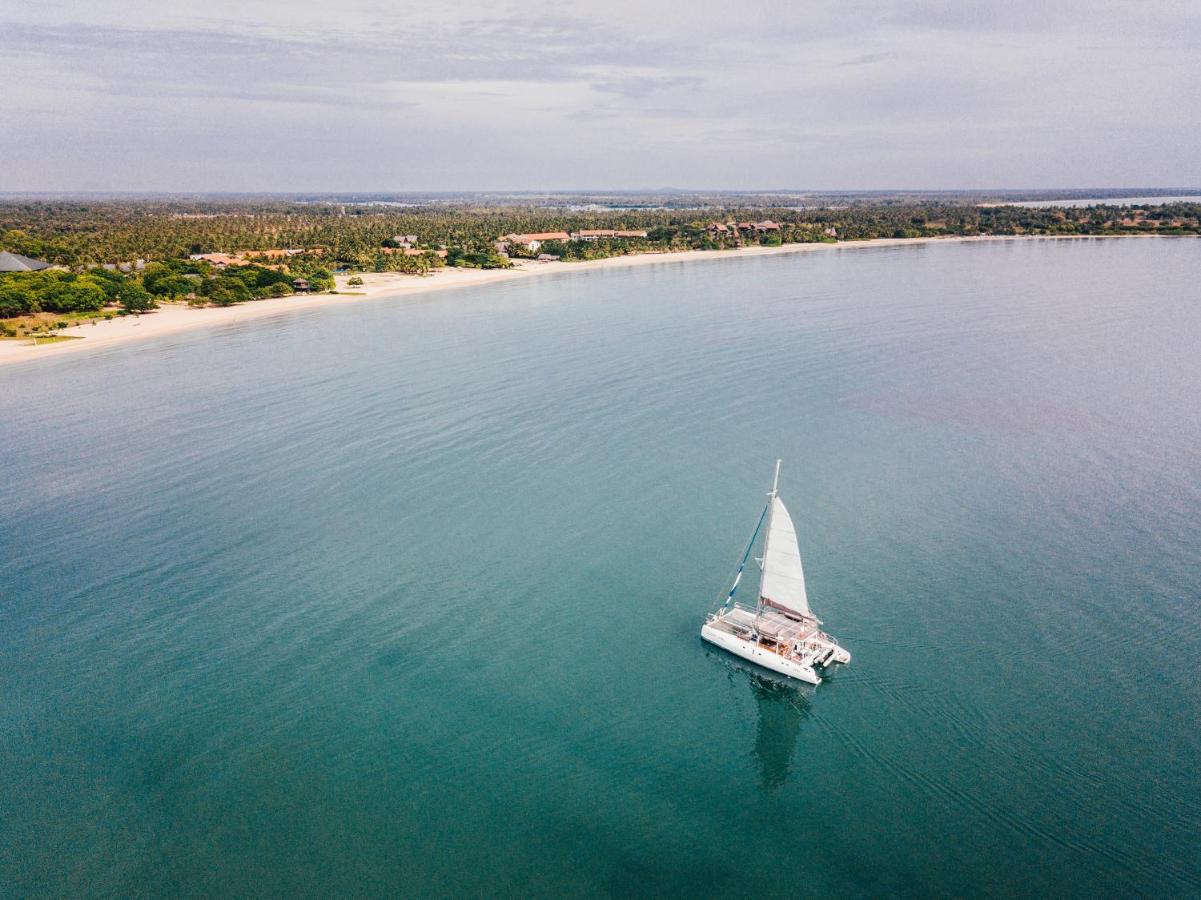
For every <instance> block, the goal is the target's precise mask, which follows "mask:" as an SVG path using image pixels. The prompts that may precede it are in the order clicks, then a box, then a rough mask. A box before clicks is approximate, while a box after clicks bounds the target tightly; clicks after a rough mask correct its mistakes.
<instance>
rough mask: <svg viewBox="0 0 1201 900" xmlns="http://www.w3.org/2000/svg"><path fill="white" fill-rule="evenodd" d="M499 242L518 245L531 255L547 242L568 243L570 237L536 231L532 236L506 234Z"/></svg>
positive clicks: (555, 232) (561, 232) (560, 232)
mask: <svg viewBox="0 0 1201 900" xmlns="http://www.w3.org/2000/svg"><path fill="white" fill-rule="evenodd" d="M501 240H502V241H503V242H505V243H506V244H520V245H521V246H523V247H525V248H526V249H527V250H529V251H530V252H531V253H537V252H538V248H539V247H541V246H542V245H543V244H544V243H546V242H547V241H569V240H571V235H569V234H568V233H567V232H566V231H538V232H535V233H533V234H506V235H505V236H504V237H503V238H501Z"/></svg>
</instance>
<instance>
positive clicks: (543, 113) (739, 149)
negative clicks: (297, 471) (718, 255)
mask: <svg viewBox="0 0 1201 900" xmlns="http://www.w3.org/2000/svg"><path fill="white" fill-rule="evenodd" d="M5 3H6V0H0V16H2V17H3V20H4V21H5V22H6V24H5V26H4V28H3V29H0V60H3V71H4V81H5V102H6V106H7V107H8V108H9V109H10V111H14V112H15V113H16V117H15V121H17V122H19V125H18V126H16V127H9V128H5V129H0V156H2V157H3V158H4V160H5V166H4V168H3V170H2V171H0V189H7V190H32V189H71V188H73V187H76V186H78V185H82V184H84V183H87V184H89V185H96V184H97V183H99V185H100V186H102V187H110V188H113V189H137V188H143V189H176V188H177V189H194V190H202V189H208V188H222V189H238V190H254V189H260V190H289V189H304V190H314V189H325V188H329V189H344V188H350V189H372V188H379V189H397V188H399V187H401V186H402V185H398V184H396V183H395V182H396V181H397V180H403V181H404V185H403V186H405V187H410V188H413V189H460V188H466V187H493V188H497V189H503V188H528V189H542V188H553V187H559V186H568V187H580V186H582V185H588V184H592V185H595V186H597V187H640V186H644V185H647V184H656V183H658V184H662V183H669V182H670V183H677V184H692V185H694V186H697V187H747V188H753V187H756V186H759V185H762V184H766V183H770V184H775V185H785V184H792V185H796V186H798V187H803V186H806V185H813V184H820V185H822V186H846V187H863V188H881V187H908V186H916V187H948V188H950V187H962V186H972V184H979V185H980V186H1003V185H1007V184H1023V185H1038V184H1052V183H1055V184H1062V183H1063V179H1065V178H1067V179H1069V180H1070V181H1072V182H1075V183H1092V184H1104V183H1105V182H1106V179H1110V178H1113V179H1120V180H1122V181H1123V182H1124V183H1155V182H1159V183H1169V182H1171V183H1177V184H1181V183H1189V182H1196V181H1201V162H1198V161H1196V160H1192V159H1191V157H1190V156H1189V155H1188V154H1187V153H1179V152H1174V151H1173V152H1169V151H1170V150H1171V148H1166V149H1165V148H1164V147H1163V146H1160V147H1158V148H1157V147H1156V142H1155V141H1151V140H1148V139H1147V135H1149V134H1151V135H1153V134H1156V133H1163V134H1171V135H1172V140H1173V141H1175V142H1181V141H1182V142H1184V143H1185V145H1190V144H1191V145H1192V146H1195V145H1196V144H1197V143H1198V139H1199V138H1201V97H1199V95H1198V92H1197V91H1196V90H1195V89H1194V88H1193V87H1192V85H1193V84H1195V82H1196V80H1197V78H1198V76H1201V58H1199V57H1198V55H1197V54H1196V52H1195V46H1196V45H1197V44H1198V43H1201V32H1199V22H1201V9H1199V8H1198V7H1197V6H1196V5H1194V4H1189V3H1184V2H1167V0H1165V2H1160V3H1156V4H1154V5H1150V6H1149V5H1134V4H1128V3H1117V2H1114V0H1097V2H1095V3H1084V2H1077V0H1065V2H1061V3H1055V4H1046V3H1043V2H1041V0H1040V2H1034V0H1012V2H1010V3H1007V4H1005V5H1003V6H1002V5H995V4H963V3H959V2H952V0H914V2H912V3H906V4H896V3H893V2H885V0H814V2H810V3H806V4H803V5H802V4H797V5H785V6H780V5H769V4H762V5H759V6H754V7H744V8H739V9H737V10H735V9H733V8H732V7H730V5H729V4H728V3H719V2H715V0H691V2H688V3H684V2H665V3H659V4H647V3H645V2H644V0H609V2H607V3H605V4H603V5H593V6H588V7H584V6H572V7H566V6H559V7H548V8H531V7H529V5H528V4H524V3H522V4H519V3H511V2H507V0H495V2H490V3H488V4H482V3H459V4H453V5H451V6H447V5H441V6H439V5H436V4H421V5H418V4H412V3H410V4H392V3H387V4H385V3H381V2H379V0H342V2H340V3H339V4H338V5H337V6H334V7H331V6H329V5H328V4H325V3H317V2H313V0H260V2H256V3H255V4H253V5H251V4H246V3H245V2H244V0H209V2H207V3H206V4H205V5H204V6H203V7H200V6H196V7H195V8H188V7H182V6H180V5H178V4H171V3H162V2H157V0H121V2H117V0H93V2H92V3H89V4H87V5H86V6H81V5H79V4H77V3H73V2H63V0H45V4H44V6H43V7H40V15H39V17H38V19H36V20H34V19H32V18H31V17H29V16H28V15H23V14H20V11H19V10H14V11H12V12H9V13H6V12H5V11H4V8H3V7H4V5H5ZM135 23H136V24H135ZM298 145H300V146H298ZM101 146H102V147H103V152H101V151H100V150H98V149H97V148H98V147H101ZM172 148H174V149H172ZM1081 148H1088V152H1087V154H1085V153H1083V152H1082V149H1081ZM722 149H725V150H729V151H732V152H729V153H721V152H718V151H719V150H722ZM1083 158H1087V160H1088V166H1087V167H1086V168H1081V167H1080V166H1079V165H1077V164H1076V163H1075V162H1073V161H1078V160H1080V159H1083ZM397 160H403V176H401V175H398V174H397V173H398V171H399V170H398V168H397V162H396V161H397ZM114 161H115V162H114ZM965 178H968V179H971V184H969V183H967V182H965V181H963V179H965ZM1132 179H1133V180H1132Z"/></svg>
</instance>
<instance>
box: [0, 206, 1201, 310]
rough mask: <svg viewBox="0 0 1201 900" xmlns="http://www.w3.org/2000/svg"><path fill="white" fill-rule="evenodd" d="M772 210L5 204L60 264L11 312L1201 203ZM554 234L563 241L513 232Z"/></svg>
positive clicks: (977, 227) (1132, 227)
mask: <svg viewBox="0 0 1201 900" xmlns="http://www.w3.org/2000/svg"><path fill="white" fill-rule="evenodd" d="M718 200H719V201H720V198H718ZM771 204H772V200H771V198H768V200H767V201H766V203H765V205H756V206H747V205H737V204H735V203H726V204H722V203H720V202H714V203H710V204H707V205H704V206H691V207H685V206H679V205H675V204H669V203H664V204H660V205H656V206H644V207H622V208H613V209H608V208H603V207H599V208H598V207H595V206H592V207H587V208H581V207H579V206H576V205H569V206H563V205H559V206H556V205H540V206H533V205H519V204H508V205H497V206H482V205H476V204H472V203H467V202H458V203H424V204H421V205H398V204H382V203H360V204H346V203H339V202H333V201H328V200H323V201H317V200H314V201H310V202H301V201H296V200H261V199H242V200H220V201H218V200H211V199H206V200H183V199H180V200H125V201H118V200H96V201H25V202H18V201H8V202H2V203H0V250H7V251H10V252H12V253H17V254H21V255H22V256H26V257H31V258H35V259H40V260H45V261H46V262H48V263H50V264H52V265H54V266H56V267H57V268H55V269H49V270H42V271H36V272H12V273H3V274H0V318H11V317H14V316H19V315H28V314H39V313H84V314H87V313H91V314H96V313H99V312H101V311H103V310H110V311H119V312H122V313H140V312H148V311H150V310H152V309H154V307H155V305H156V304H157V303H159V302H163V301H173V300H182V301H186V302H188V303H190V304H193V305H208V304H212V305H216V306H228V305H231V304H235V303H242V302H247V301H250V300H255V299H259V298H263V297H280V296H286V295H288V294H291V293H292V292H293V291H295V290H303V291H306V292H307V291H329V290H333V288H334V282H333V277H332V274H331V272H333V271H350V272H402V273H409V274H414V275H424V274H429V273H431V272H433V271H435V270H436V269H438V268H440V267H442V266H452V267H472V268H506V267H508V266H510V265H512V263H511V261H510V260H511V258H521V257H525V258H533V259H536V258H540V257H541V258H543V259H554V258H558V259H562V260H564V261H568V262H570V261H574V260H588V259H603V258H606V257H610V256H618V255H623V254H630V253H648V252H667V251H677V250H720V249H727V248H736V247H743V246H748V245H753V244H759V245H768V246H771V245H779V244H787V243H812V242H831V241H857V240H869V239H872V238H917V237H937V236H953V235H981V234H982V235H1097V236H1108V235H1130V234H1169V235H1189V234H1191V235H1196V234H1201V204H1197V203H1165V204H1163V205H1158V206H1156V205H1147V206H1116V205H1114V206H1110V205H1098V206H1084V207H1077V208H1073V207H1039V208H1030V207H1023V206H1016V205H996V206H993V205H982V204H980V203H972V202H969V201H968V200H966V199H964V198H953V199H950V200H940V199H934V200H914V199H908V198H897V199H891V200H883V201H881V200H875V199H870V200H862V199H858V200H856V199H851V200H847V201H845V202H842V203H824V204H821V205H814V206H796V205H792V206H785V205H771ZM551 234H554V235H558V237H557V238H555V239H548V240H542V241H529V242H525V243H523V242H521V241H513V240H509V241H504V240H502V238H503V237H506V236H507V237H509V238H513V237H521V236H545V235H551ZM564 237H567V239H566V240H564V239H563V238H564ZM281 248H289V249H281Z"/></svg>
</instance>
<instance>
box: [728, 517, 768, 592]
mask: <svg viewBox="0 0 1201 900" xmlns="http://www.w3.org/2000/svg"><path fill="white" fill-rule="evenodd" d="M770 507H771V501H770V500H768V501H767V505H766V506H764V507H763V512H761V513H759V521H758V522H756V523H755V530H754V531H753V532H752V533H751V539H750V540H749V541H748V542H747V545H746V552H745V553H743V554H742V561H741V562H740V563H739V564H738V571H737V572H736V573H734V583H733V584H732V585H731V586H730V593H728V594H726V601H725V603H723V604H722V606H728V605H729V604H730V601H731V600H733V599H734V592H735V591H736V590H738V582H739V581H741V580H742V570H743V569H745V568H746V561H747V560H748V559H750V558H751V548H752V547H754V546H755V538H757V537H759V529H760V528H762V527H763V520H764V518H766V516H767V510H768V509H769V508H770Z"/></svg>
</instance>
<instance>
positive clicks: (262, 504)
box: [0, 240, 1201, 897]
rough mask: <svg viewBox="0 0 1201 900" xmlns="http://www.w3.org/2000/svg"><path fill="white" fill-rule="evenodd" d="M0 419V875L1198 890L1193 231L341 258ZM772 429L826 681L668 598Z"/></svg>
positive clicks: (403, 887) (53, 370) (727, 566)
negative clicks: (400, 279)
mask: <svg viewBox="0 0 1201 900" xmlns="http://www.w3.org/2000/svg"><path fill="white" fill-rule="evenodd" d="M0 429H2V430H0V548H2V551H3V553H2V566H0V895H5V896H26V895H80V894H95V895H111V896H138V895H163V894H171V895H183V896H202V895H203V896H216V895H241V896H246V895H272V896H295V895H308V896H330V895H333V894H341V895H358V896H364V895H382V896H439V895H441V896H446V895H458V896H462V895H468V896H481V895H497V894H516V895H523V896H530V895H537V896H553V895H563V894H568V895H571V896H613V895H617V896H628V895H641V894H650V893H654V894H661V895H674V896H685V895H692V896H696V895H727V896H736V895H741V896H748V895H764V896H779V897H784V896H812V897H842V896H882V895H888V894H898V895H904V896H923V895H925V896H928V895H944V896H945V895H963V894H988V895H997V896H1000V895H1021V896H1034V895H1038V894H1043V893H1045V892H1052V893H1054V894H1056V895H1060V896H1080V897H1087V896H1095V895H1098V894H1106V895H1134V894H1138V895H1144V896H1145V895H1154V894H1162V895H1171V896H1190V895H1191V896H1197V895H1198V894H1201V771H1199V769H1201V765H1199V763H1201V681H1199V677H1198V660H1199V659H1201V605H1199V604H1201V243H1199V242H1196V241H1189V240H1128V241H1095V240H1094V241H1079V242H1070V241H1045V242H1008V243H980V244H969V245H939V246H917V247H902V248H894V249H862V248H861V249H847V250H837V251H831V252H818V253H808V254H800V255H796V256H777V257H770V258H759V259H726V260H721V259H715V260H713V261H704V262H700V263H690V264H679V263H676V264H663V265H660V266H651V267H645V268H632V269H625V270H620V269H618V270H610V271H600V272H591V273H575V274H567V275H564V276H550V277H545V278H541V279H537V280H531V281H528V282H522V283H512V284H503V285H496V286H491V287H487V288H482V289H472V290H463V291H461V292H457V293H455V292H452V293H443V294H439V295H434V296H429V297H423V298H409V299H404V300H380V301H372V302H352V303H348V304H347V305H346V306H344V307H333V308H328V309H322V310H314V311H308V312H301V313H297V314H294V315H284V316H281V317H279V318H273V319H269V320H260V321H256V322H253V323H250V324H246V325H239V326H236V327H228V328H221V329H213V330H209V331H203V332H194V333H191V334H188V335H183V336H178V337H173V338H170V339H164V340H159V341H156V342H151V343H145V344H139V345H129V346H128V347H124V348H119V349H113V350H108V351H104V352H100V351H98V352H97V354H96V355H94V356H91V357H86V356H80V357H77V358H72V359H58V360H47V361H45V362H44V363H38V364H33V365H28V366H21V367H16V368H8V369H5V370H2V371H0ZM777 456H782V457H784V460H785V463H784V471H783V480H782V490H783V494H784V497H785V499H786V501H787V502H788V503H789V505H790V508H791V510H792V512H793V516H794V517H795V519H796V521H797V528H798V531H799V533H800V537H801V545H802V551H803V553H804V556H805V560H806V566H807V571H808V577H809V590H810V597H811V600H812V602H813V605H814V607H815V609H816V610H817V612H818V614H819V615H821V616H822V617H823V618H824V619H825V621H826V624H827V626H828V628H829V630H830V631H831V633H833V634H835V635H836V636H838V637H839V638H840V639H841V640H842V642H843V643H844V644H845V645H846V646H847V647H848V648H849V649H850V650H851V652H852V653H853V654H854V662H853V664H852V665H851V666H850V667H848V668H845V669H839V670H838V671H836V672H835V673H834V674H833V675H832V676H831V677H830V678H829V679H828V680H827V681H826V682H825V683H824V684H823V685H821V686H820V687H819V688H817V689H816V690H813V689H808V688H802V687H799V686H798V687H790V686H787V685H782V684H781V683H779V682H778V681H775V680H772V679H771V678H770V677H769V676H767V674H766V673H763V672H761V671H758V670H755V669H754V668H753V667H751V666H749V665H747V664H744V663H742V662H741V661H738V660H736V659H734V658H732V657H729V656H726V655H723V654H722V653H721V652H720V651H717V650H715V649H713V648H710V647H709V646H707V645H704V644H702V643H701V641H700V639H699V636H698V629H699V627H700V624H701V621H702V618H703V616H704V614H705V613H706V612H707V611H709V610H710V608H711V607H712V604H713V601H714V599H715V598H716V597H717V595H718V594H719V593H720V592H721V591H722V589H723V587H724V586H725V585H726V583H727V579H728V578H729V576H730V575H731V574H732V570H733V567H734V565H735V563H736V562H737V558H738V556H739V554H740V552H741V550H742V545H743V542H744V541H745V540H746V538H747V536H748V535H749V533H750V531H751V529H752V527H753V525H754V523H755V519H756V518H757V516H758V515H759V511H760V509H761V505H762V503H763V495H764V492H765V491H766V490H767V489H768V487H769V486H770V477H771V469H772V462H773V460H774V459H775V458H776V457H777ZM746 593H747V594H748V596H753V592H752V591H750V590H748V591H747V592H746Z"/></svg>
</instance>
